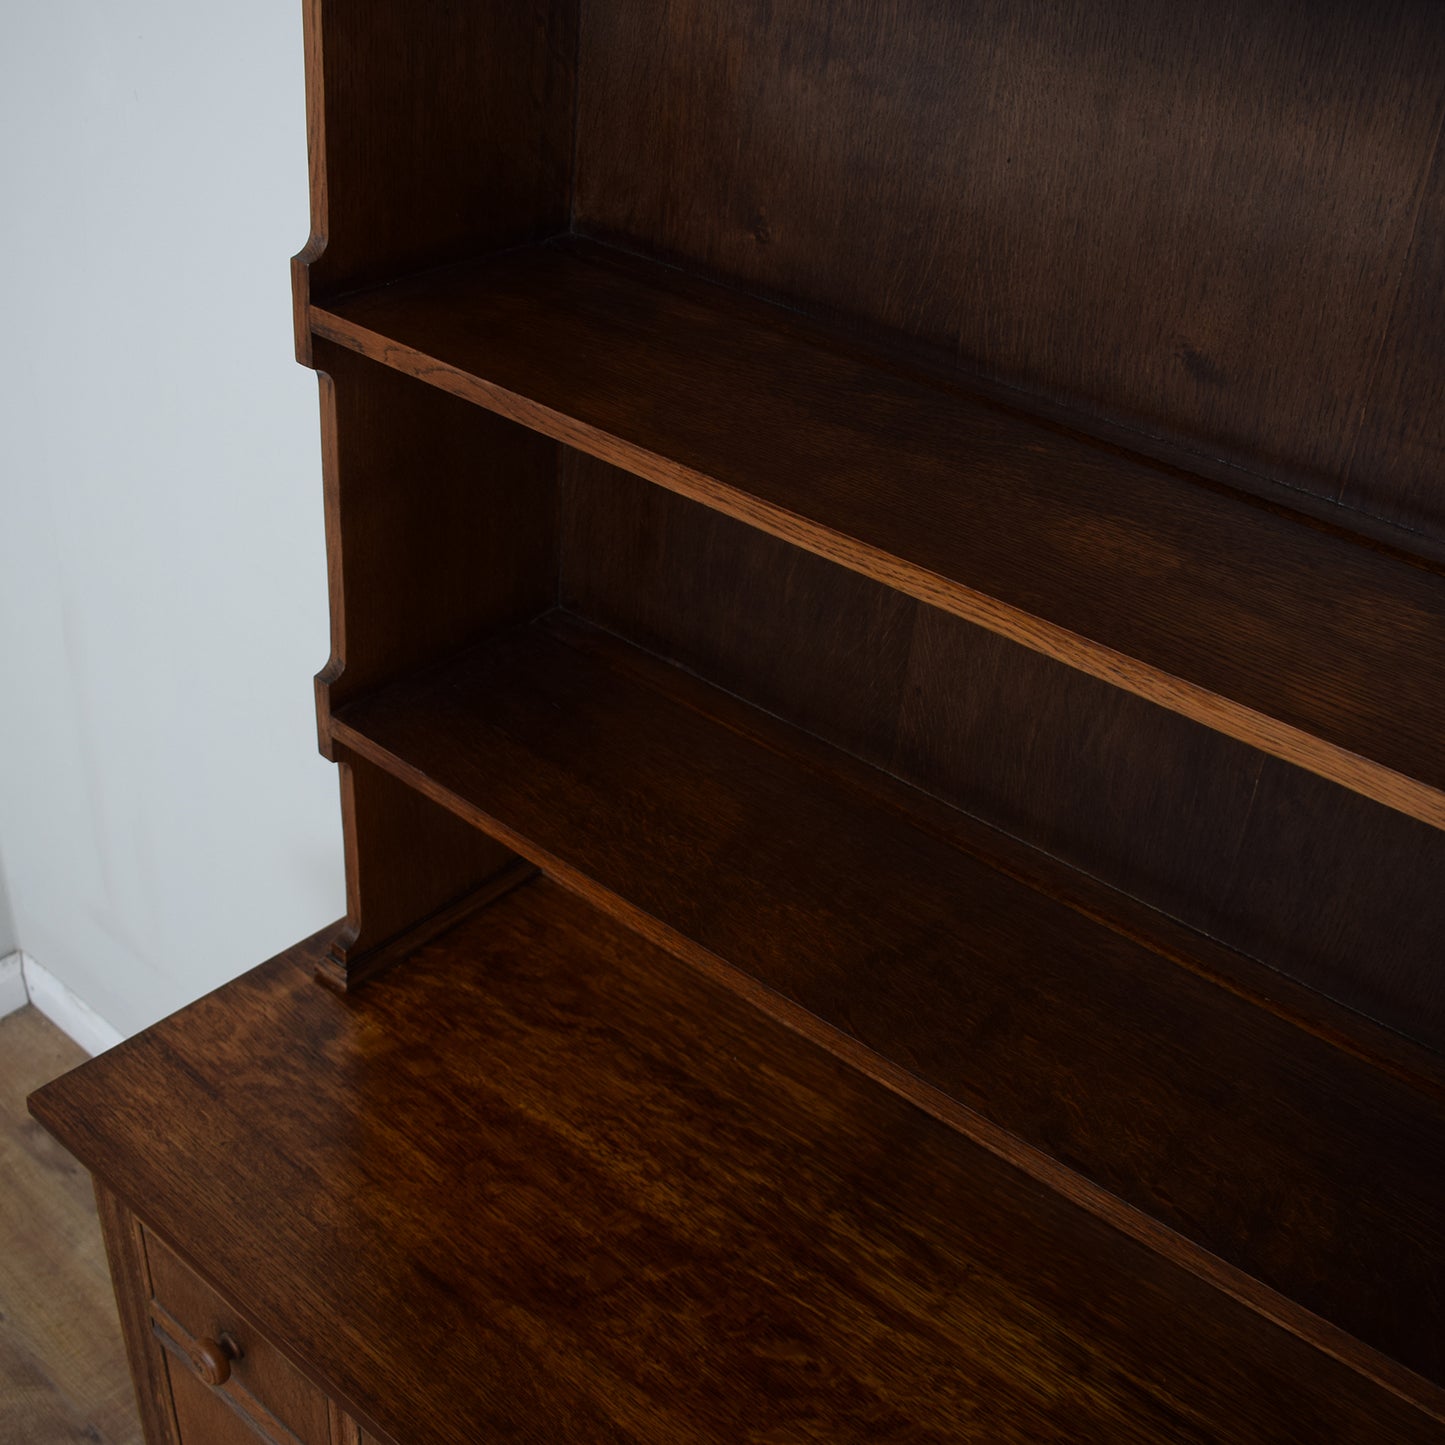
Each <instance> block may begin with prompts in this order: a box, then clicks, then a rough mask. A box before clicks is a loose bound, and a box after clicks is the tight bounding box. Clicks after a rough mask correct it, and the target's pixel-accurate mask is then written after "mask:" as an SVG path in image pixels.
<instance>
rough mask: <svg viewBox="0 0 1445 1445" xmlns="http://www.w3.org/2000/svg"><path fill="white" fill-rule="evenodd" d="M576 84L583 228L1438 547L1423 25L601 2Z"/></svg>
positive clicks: (1264, 13) (1418, 2) (1340, 13)
mask: <svg viewBox="0 0 1445 1445" xmlns="http://www.w3.org/2000/svg"><path fill="white" fill-rule="evenodd" d="M580 71H581V76H582V82H581V90H580V117H579V126H578V177H577V203H576V225H577V228H578V229H579V230H581V231H583V232H584V233H589V234H597V235H601V236H604V237H609V238H616V239H619V240H622V241H623V242H624V243H625V244H627V245H629V246H631V247H634V248H639V249H644V250H646V251H648V252H650V253H653V254H656V255H661V256H664V257H666V258H668V259H672V260H678V261H681V262H682V263H683V264H686V265H689V266H695V267H700V268H702V269H703V270H705V271H707V272H708V273H710V274H713V275H717V276H722V277H728V278H732V279H735V280H736V281H738V282H740V283H742V284H743V285H745V286H747V287H749V288H751V289H754V290H757V291H761V292H763V293H766V294H768V295H772V296H776V297H779V298H780V299H784V300H786V301H788V302H789V304H792V305H802V306H805V307H810V308H812V309H814V310H817V311H819V312H821V313H823V314H829V315H839V314H843V315H849V316H852V317H856V318H859V319H861V320H863V321H865V322H870V323H873V324H876V325H881V326H885V327H887V328H890V329H893V330H896V331H899V332H902V333H905V334H907V335H909V336H914V337H918V338H920V339H922V340H923V341H925V342H926V343H928V344H930V345H931V346H933V347H935V348H936V349H937V350H938V351H939V352H941V353H943V354H945V355H948V356H949V357H952V356H954V355H958V356H960V357H961V358H964V359H966V360H967V361H968V362H970V363H971V364H973V365H974V366H977V367H978V368H979V369H981V370H982V371H984V372H986V373H987V374H989V375H991V376H994V377H998V378H1001V379H1004V380H1007V381H1010V382H1012V383H1014V384H1016V385H1019V386H1022V387H1026V388H1029V389H1030V390H1032V391H1035V392H1039V393H1043V394H1045V395H1047V396H1050V397H1055V398H1060V399H1064V400H1067V401H1069V402H1071V403H1073V404H1074V405H1076V406H1079V407H1083V408H1085V409H1087V410H1090V411H1094V412H1098V413H1102V414H1105V415H1108V416H1111V417H1117V418H1125V417H1127V418H1129V419H1130V420H1131V422H1132V424H1133V426H1134V427H1135V428H1137V429H1139V430H1141V431H1144V432H1148V433H1151V434H1156V433H1162V434H1166V435H1171V436H1173V437H1176V438H1178V439H1179V440H1181V441H1183V442H1185V443H1188V444H1192V445H1193V446H1194V447H1195V448H1196V449H1197V450H1199V451H1201V452H1202V453H1204V454H1206V455H1208V456H1211V457H1214V456H1220V455H1223V456H1228V457H1230V458H1232V459H1233V460H1234V461H1235V462H1237V463H1238V464H1240V465H1241V466H1242V467H1244V468H1248V469H1249V470H1251V471H1257V472H1263V473H1265V474H1267V475H1271V476H1275V477H1279V478H1282V479H1286V480H1288V481H1289V482H1291V483H1292V484H1294V485H1296V486H1302V487H1307V488H1310V489H1312V490H1313V491H1315V492H1317V493H1319V494H1320V495H1322V496H1325V497H1329V498H1334V497H1336V496H1338V495H1339V492H1340V487H1341V483H1342V482H1343V481H1344V480H1345V477H1346V474H1347V472H1352V471H1353V468H1351V467H1350V465H1349V463H1350V454H1351V451H1352V449H1353V448H1354V447H1355V446H1356V444H1357V443H1358V444H1359V445H1360V446H1361V447H1362V448H1365V449H1368V450H1370V451H1373V452H1375V453H1376V459H1377V461H1379V462H1382V463H1383V465H1377V466H1376V467H1374V468H1373V469H1372V470H1371V471H1370V472H1368V473H1367V474H1366V475H1365V477H1364V478H1362V479H1361V480H1362V481H1363V482H1364V486H1362V487H1355V486H1353V485H1352V486H1351V488H1350V489H1349V490H1348V491H1347V492H1346V498H1347V500H1352V501H1355V500H1358V502H1359V503H1360V504H1363V505H1366V506H1367V507H1368V508H1369V509H1370V510H1375V511H1381V512H1383V513H1384V514H1385V515H1389V516H1394V517H1396V518H1397V519H1398V520H1402V521H1408V522H1409V523H1411V524H1412V525H1419V524H1425V525H1429V526H1431V527H1432V528H1433V529H1434V530H1435V531H1436V534H1437V535H1445V513H1442V510H1441V491H1440V486H1439V480H1438V478H1439V475H1440V470H1441V468H1440V457H1441V448H1442V443H1445V407H1442V406H1441V405H1440V400H1441V396H1440V378H1441V375H1442V370H1445V368H1442V361H1441V356H1440V351H1439V347H1438V337H1439V335H1440V332H1441V303H1440V297H1441V294H1442V289H1445V266H1442V262H1445V253H1442V252H1441V250H1440V249H1439V244H1438V239H1434V240H1432V239H1431V238H1430V231H1429V230H1428V229H1426V228H1423V227H1422V226H1421V225H1420V224H1418V223H1419V221H1420V211H1419V196H1420V193H1421V188H1422V186H1423V184H1424V182H1425V179H1426V176H1427V174H1428V172H1429V170H1430V165H1431V158H1432V151H1433V150H1434V148H1435V147H1436V145H1437V142H1438V136H1439V132H1440V125H1441V120H1442V116H1445V84H1442V80H1441V77H1442V75H1445V12H1442V10H1441V7H1440V6H1439V5H1437V4H1433V3H1430V0H1392V3H1381V4H1374V3H1363V0H1355V3H1341V0H1327V3H1322V0H1316V3H1302V0H1284V3H1271V4H1266V5H1261V4H1258V3H1255V0H1227V3H1222V4H1216V5H1212V6H1210V7H1209V9H1208V10H1207V11H1205V10H1199V9H1190V8H1187V7H1186V8H1184V9H1181V8H1180V7H1179V6H1178V5H1177V4H1174V3H1171V0H1124V3H1116V4H1111V5H1107V6H1091V5H1074V6H1068V5H1019V4H1014V3H1009V0H981V3H974V4H968V5H938V4H932V3H927V0H912V3H898V0H890V3H886V4H885V3H882V0H853V3H848V4H838V3H836V0H750V3H735V0H678V3H676V4H672V5H670V6H669V7H668V13H667V23H665V24H663V23H658V21H657V19H656V17H655V15H654V14H653V12H651V11H650V10H649V9H648V8H647V7H639V6H632V5H607V4H599V5H592V6H589V7H588V8H587V14H586V18H585V24H584V26H583V30H582V47H581V55H580ZM1424 225H1425V226H1426V227H1427V226H1428V222H1426V223H1424ZM1434 234H1435V237H1436V238H1438V235H1439V227H1438V224H1437V225H1436V227H1435V231H1434ZM1412 238H1413V240H1412ZM1412 244H1413V245H1415V247H1416V249H1415V250H1414V251H1413V252H1412V249H1411V248H1412ZM1421 245H1423V247H1424V248H1426V249H1427V250H1428V251H1429V252H1430V254H1429V259H1428V260H1426V259H1425V257H1424V255H1422V251H1421ZM1407 258H1408V259H1407ZM1407 264H1408V265H1409V267H1410V268H1411V278H1412V279H1411V281H1409V282H1407V289H1406V290H1404V291H1402V292H1401V293H1400V299H1401V302H1402V303H1403V305H1402V306H1401V307H1400V308H1397V309H1396V310H1395V311H1394V313H1393V314H1392V310H1391V302H1392V299H1393V298H1394V295H1395V293H1396V288H1397V285H1398V283H1399V279H1400V276H1401V272H1402V270H1404V269H1405V268H1406V266H1407ZM1407 308H1408V309H1407ZM1382 346H1384V347H1385V348H1386V349H1387V350H1388V351H1390V352H1392V353H1394V354H1395V355H1396V356H1397V357H1398V358H1399V360H1400V361H1401V362H1405V363H1408V361H1415V362H1418V363H1421V364H1419V365H1416V366H1414V367H1413V368H1411V369H1408V370H1407V369H1406V368H1405V366H1404V365H1402V366H1399V367H1398V368H1396V369H1394V370H1393V372H1392V378H1393V382H1392V384H1391V385H1389V386H1386V387H1385V388H1383V389H1382V388H1379V387H1377V386H1376V385H1375V384H1374V378H1375V375H1376V366H1375V363H1376V357H1377V356H1378V355H1379V353H1380V351H1381V348H1382ZM1402 433H1403V436H1402ZM1401 440H1406V441H1408V442H1409V443H1410V444H1409V445H1406V446H1400V445H1399V444H1398V443H1399V442H1400V441H1401ZM1381 454H1383V455H1381Z"/></svg>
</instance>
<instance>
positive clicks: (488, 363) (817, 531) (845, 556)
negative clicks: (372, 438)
mask: <svg viewBox="0 0 1445 1445" xmlns="http://www.w3.org/2000/svg"><path fill="white" fill-rule="evenodd" d="M311 324H312V328H313V330H314V331H315V332H316V334H317V335H320V336H325V337H328V338H330V339H331V340H333V341H336V342H339V343H341V344H343V345H345V346H348V347H350V348H352V349H354V350H356V351H359V352H361V353H363V354H364V355H367V356H369V357H372V358H374V359H375V360H377V361H380V362H383V363H385V364H386V365H388V366H391V367H394V368H396V369H398V370H400V371H404V372H407V373H410V374H411V375H414V376H417V377H420V378H421V379H422V380H424V381H427V382H429V383H431V384H432V385H434V386H438V387H441V388H443V389H445V390H447V391H449V392H452V393H453V394H455V395H457V396H460V397H463V398H465V399H467V400H469V401H473V402H475V403H477V404H479V405H481V406H485V407H487V408H489V409H490V410H492V411H495V412H497V413H499V414H500V415H503V416H506V417H509V418H511V419H513V420H515V421H517V422H519V423H521V424H522V425H524V426H527V427H530V428H532V429H534V430H536V431H539V432H542V433H545V434H546V435H548V436H552V437H555V438H557V439H558V440H560V441H563V442H565V443H567V444H568V445H570V446H574V447H577V448H579V449H581V450H583V451H586V452H590V453H591V454H592V455H594V456H597V457H600V458H602V459H604V460H606V461H609V462H612V463H614V464H615V465H618V466H621V467H624V468H626V469H627V470H629V471H631V472H634V473H636V474H637V475H639V476H642V477H645V478H646V479H648V480H649V481H652V482H655V483H657V484H659V485H661V486H665V487H669V488H671V489H672V490H674V491H677V492H681V493H683V494H685V495H687V496H690V497H693V498H695V499H697V500H699V501H701V502H703V503H705V504H707V505H709V506H712V507H715V508H717V509H719V510H721V511H724V512H727V513H729V514H730V515H732V516H736V517H739V518H741V519H742V520H744V521H746V522H749V523H750V524H752V525H754V526H757V527H759V528H761V529H762V530H764V531H767V532H771V533H773V534H774V535H776V536H779V537H781V538H783V539H784V540H786V541H788V542H791V543H794V544H796V545H797V546H800V547H803V548H806V549H808V550H810V551H812V552H816V553H818V554H820V555H822V556H825V557H829V558H832V559H833V560H834V561H837V562H840V563H842V564H843V565H845V566H847V567H851V568H853V569H855V570H857V571H859V572H862V573H865V574H867V575H868V576H871V577H874V578H876V579H878V580H879V581H882V582H884V583H885V584H887V585H888V586H891V587H893V588H896V589H898V590H899V591H902V592H905V593H908V594H909V595H911V596H914V597H917V598H919V599H921V600H922V601H924V602H927V603H931V604H932V605H934V606H937V607H940V608H943V609H945V610H947V611H949V612H953V613H956V614H958V615H959V616H961V617H964V618H967V619H968V620H970V621H972V622H976V623H978V624H979V625H981V626H983V627H986V628H989V629H990V630H992V631H994V632H998V633H1001V634H1003V635H1004V636H1006V637H1009V638H1012V639H1013V640H1015V641H1016V642H1019V643H1022V644H1023V645H1024V646H1026V647H1030V648H1033V649H1034V650H1036V651H1039V652H1042V653H1045V654H1047V655H1049V656H1051V657H1054V658H1057V659H1058V660H1059V661H1061V662H1064V663H1066V664H1068V665H1069V666H1071V667H1076V668H1079V669H1081V670H1082V671H1084V672H1088V673H1091V674H1093V675H1094V676H1096V677H1100V678H1102V679H1104V680H1105V681H1107V682H1109V683H1112V684H1114V685H1116V686H1119V687H1122V688H1126V689H1128V690H1129V691H1131V692H1134V693H1137V694H1138V695H1140V696H1141V697H1144V698H1147V699H1149V700H1150V701H1152V702H1155V703H1157V704H1159V705H1160V706H1163V707H1166V708H1169V709H1172V710H1173V711H1176V712H1179V713H1182V714H1184V715H1186V716H1188V717H1192V718H1195V719H1197V720H1198V721H1200V722H1202V723H1204V724H1206V725H1207V726H1209V727H1211V728H1213V729H1215V730H1217V731H1220V732H1224V733H1228V734H1229V735H1231V736H1233V737H1236V738H1238V739H1240V740H1241V741H1243V742H1246V743H1248V744H1250V745H1252V746H1254V747H1257V748H1260V749H1261V750H1263V751H1265V752H1268V753H1272V754H1274V755H1275V756H1277V757H1280V758H1283V759H1285V760H1287V761H1288V762H1291V763H1294V764H1297V765H1299V766H1301V767H1304V768H1307V769H1309V770H1310V771H1312V772H1314V773H1317V774H1319V775H1320V776H1322V777H1325V778H1329V779H1331V780H1332V781H1334V782H1336V783H1339V784H1341V785H1343V786H1345V787H1347V788H1350V789H1353V790H1354V791H1356V792H1358V793H1362V794H1364V795H1365V796H1367V797H1370V798H1374V799H1376V800H1377V801H1379V802H1381V803H1384V804H1385V805H1387V806H1388V807H1391V808H1394V809H1397V810H1398V811H1400V812H1403V813H1408V814H1411V815H1413V816H1414V817H1416V818H1419V819H1421V820H1423V821H1425V822H1427V823H1430V824H1432V825H1433V826H1435V827H1445V729H1442V728H1441V726H1440V722H1439V707H1440V699H1441V698H1442V697H1445V579H1442V578H1441V577H1440V576H1439V575H1437V574H1436V573H1435V572H1434V571H1432V570H1430V569H1429V568H1428V567H1427V566H1424V565H1420V564H1417V563H1415V562H1413V561H1411V560H1410V559H1408V558H1406V557H1404V556H1402V555H1399V554H1395V553H1392V552H1390V551H1388V550H1385V549H1382V548H1379V547H1376V546H1373V545H1370V544H1366V543H1363V542H1358V541H1355V540H1353V539H1352V538H1350V537H1348V536H1346V535H1344V534H1342V533H1339V532H1336V531H1334V530H1331V529H1330V528H1328V527H1325V526H1322V525H1318V524H1315V523H1311V522H1308V521H1305V520H1303V519H1301V518H1297V517H1293V516H1290V515H1287V514H1284V513H1281V512H1280V511H1278V510H1276V509H1273V508H1271V507H1269V506H1267V505H1264V504H1261V503H1259V502H1256V501H1254V500H1252V499H1249V498H1245V497H1242V496H1239V495H1236V494H1233V493H1231V492H1229V491H1227V490H1225V489H1222V488H1220V487H1218V486H1215V485H1212V484H1210V483H1206V482H1203V481H1201V480H1199V479H1197V478H1191V477H1189V476H1188V475H1186V474H1184V473H1182V472H1180V471H1178V470H1175V469H1172V468H1169V467H1167V466H1163V465H1160V464H1158V463H1153V462H1149V461H1146V460H1143V459H1141V458H1139V457H1136V456H1133V455H1131V454H1129V453H1127V452H1125V451H1122V450H1120V449H1118V448H1116V447H1113V446H1110V445H1107V444H1105V443H1102V442H1099V441H1096V440H1093V439H1091V438H1088V437H1085V436H1081V435H1079V434H1077V433H1074V432H1071V431H1069V430H1067V429H1065V428H1063V427H1060V426H1058V425H1056V424H1054V423H1050V422H1043V421H1039V420H1037V419H1035V418H1032V417H1029V416H1026V415H1024V414H1022V413H1019V412H1016V411H1013V410H1010V409H1008V408H1006V407H1004V406H1002V405H999V404H998V403H996V402H993V401H991V400H988V399H984V398H980V397H978V396H975V395H972V394H970V393H968V392H966V391H964V390H962V389H960V388H959V387H957V386H955V385H953V384H950V383H948V382H946V381H941V380H939V379H938V378H936V377H932V376H928V375H924V374H921V373H919V372H915V371H913V370H910V368H908V367H907V366H905V365H900V364H895V363H894V362H893V361H892V360H889V359H883V358H880V357H879V356H877V355H869V354H867V353H866V352H864V351H862V350H861V349H860V348H859V347H858V346H856V345H854V344H852V343H850V342H848V341H845V340H843V339H841V338H839V337H838V336H835V335H834V334H832V333H830V332H829V331H827V330H825V329H824V328H822V327H819V326H817V325H815V324H813V323H811V322H808V321H806V320H804V319H803V318H801V317H799V316H797V315H795V314H793V313H792V312H789V311H787V310H785V309H783V308H780V307H776V306H771V305H768V304H766V303H764V302H760V301H756V300H754V299H752V298H749V297H745V296H740V295H738V294H736V293H734V292H732V291H730V290H728V289H726V288H723V287H720V286H715V285H711V284H709V283H706V282H700V281H696V280H693V279H691V278H688V277H686V276H684V275H683V274H682V273H680V272H677V271H675V270H672V269H671V268H668V267H664V266H660V265H656V264H654V263H650V262H645V261H640V260H638V259H636V258H634V257H630V256H626V255H623V254H622V253H618V252H614V251H609V250H606V249H604V248H601V247H597V246H592V245H586V244H584V243H579V242H576V241H565V242H560V243H550V244H546V245H542V246H536V247H528V248H524V249H521V250H517V251H511V252H508V253H506V254H504V255H501V256H499V257H496V258H494V259H491V260H487V261H482V262H476V263H471V264H469V265H466V266H463V267H458V268H453V269H450V270H446V271H439V272H432V273H429V274H426V275H423V276H420V277H415V278H412V279H409V280H406V281H403V282H398V283H396V284H393V285H390V286H386V287H383V288H380V289H378V290H375V291H371V292H366V293H362V294H358V295H355V296H352V297H349V298H346V299H344V300H342V301H339V302H335V303H331V304H330V305H329V306H328V307H312V309H311Z"/></svg>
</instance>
